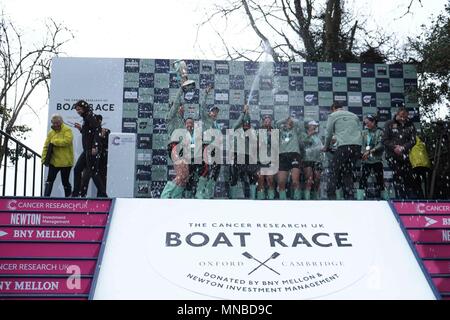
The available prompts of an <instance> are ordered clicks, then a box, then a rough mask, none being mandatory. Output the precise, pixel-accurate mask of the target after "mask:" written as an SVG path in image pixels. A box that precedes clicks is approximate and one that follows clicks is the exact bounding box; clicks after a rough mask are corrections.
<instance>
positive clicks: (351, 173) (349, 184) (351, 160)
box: [333, 145, 361, 200]
mask: <svg viewBox="0 0 450 320" xmlns="http://www.w3.org/2000/svg"><path fill="white" fill-rule="evenodd" d="M360 158H361V146H358V145H348V146H341V147H338V148H337V150H336V153H335V155H334V165H333V167H334V170H335V179H336V180H337V181H336V184H335V185H342V188H343V191H344V199H346V200H353V199H354V191H353V189H354V183H355V181H356V171H357V167H356V164H357V161H358V160H359V159H360Z"/></svg>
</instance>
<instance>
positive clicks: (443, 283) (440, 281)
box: [433, 278, 450, 292]
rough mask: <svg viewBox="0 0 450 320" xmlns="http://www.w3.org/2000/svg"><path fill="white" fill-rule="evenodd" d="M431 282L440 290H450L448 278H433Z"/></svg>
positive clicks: (449, 279)
mask: <svg viewBox="0 0 450 320" xmlns="http://www.w3.org/2000/svg"><path fill="white" fill-rule="evenodd" d="M433 283H434V284H435V286H436V288H437V289H438V290H439V291H440V292H450V278H433Z"/></svg>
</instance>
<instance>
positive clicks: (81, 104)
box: [75, 100, 89, 111]
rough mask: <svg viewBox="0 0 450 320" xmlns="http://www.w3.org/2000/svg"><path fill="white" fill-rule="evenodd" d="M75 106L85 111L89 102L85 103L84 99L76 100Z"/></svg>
mask: <svg viewBox="0 0 450 320" xmlns="http://www.w3.org/2000/svg"><path fill="white" fill-rule="evenodd" d="M76 107H80V108H81V109H83V110H85V111H87V110H89V103H87V102H86V101H84V100H78V101H77V102H76V103H75V108H76Z"/></svg>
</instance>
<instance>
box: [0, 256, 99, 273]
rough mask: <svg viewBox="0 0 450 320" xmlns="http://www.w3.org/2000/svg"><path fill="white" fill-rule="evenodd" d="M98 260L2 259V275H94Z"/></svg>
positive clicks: (0, 266) (0, 262)
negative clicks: (75, 273)
mask: <svg viewBox="0 0 450 320" xmlns="http://www.w3.org/2000/svg"><path fill="white" fill-rule="evenodd" d="M96 263H97V261H96V260H34V259H33V260H23V259H22V260H9V259H0V274H2V275H5V274H7V275H11V274H13V275H28V276H31V275H67V274H73V273H74V272H77V274H79V275H83V276H85V275H93V274H94V272H95V265H96Z"/></svg>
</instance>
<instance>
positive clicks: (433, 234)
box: [408, 229, 450, 243]
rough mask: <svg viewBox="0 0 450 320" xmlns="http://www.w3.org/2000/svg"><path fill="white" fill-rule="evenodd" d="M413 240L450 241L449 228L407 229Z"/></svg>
mask: <svg viewBox="0 0 450 320" xmlns="http://www.w3.org/2000/svg"><path fill="white" fill-rule="evenodd" d="M408 233H409V236H410V237H411V239H412V241H414V242H432V243H450V229H448V230H408Z"/></svg>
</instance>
